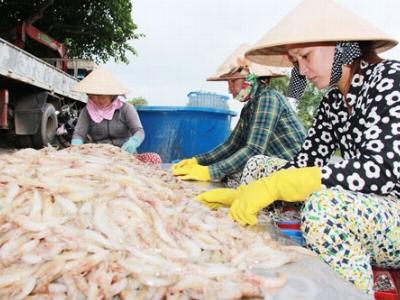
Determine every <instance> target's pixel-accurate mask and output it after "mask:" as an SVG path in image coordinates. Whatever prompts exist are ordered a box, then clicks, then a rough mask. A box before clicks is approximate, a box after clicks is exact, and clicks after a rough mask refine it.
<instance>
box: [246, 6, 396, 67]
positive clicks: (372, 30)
mask: <svg viewBox="0 0 400 300" xmlns="http://www.w3.org/2000/svg"><path fill="white" fill-rule="evenodd" d="M332 41H333V42H334V41H371V42H372V47H373V48H375V49H376V51H377V52H383V51H385V50H388V49H390V48H392V47H394V46H396V45H397V41H396V40H395V39H394V38H392V37H390V36H389V35H387V34H386V33H384V32H383V31H381V30H380V29H378V28H376V27H375V26H374V25H371V24H370V23H369V22H367V21H365V20H364V19H362V18H360V17H359V16H357V15H356V14H354V13H353V12H351V11H349V10H347V9H345V8H344V7H342V6H340V5H339V4H337V3H336V2H335V1H334V0H304V1H303V2H302V3H301V4H300V5H299V6H297V7H296V8H295V9H294V10H293V11H291V12H290V13H289V14H288V15H287V16H286V17H284V18H283V19H282V20H281V21H280V22H279V23H278V24H277V25H276V26H275V27H273V28H272V29H271V30H269V31H268V32H267V33H266V34H265V35H264V36H263V37H262V38H261V39H260V40H259V41H258V42H257V43H256V44H255V45H254V46H253V47H252V48H251V49H249V51H247V52H246V58H248V59H249V60H251V61H253V62H255V63H259V64H263V65H269V66H280V67H283V66H286V67H288V66H291V65H292V64H291V63H290V61H289V60H288V59H287V58H286V57H283V58H282V57H279V56H278V57H277V56H276V55H280V54H284V53H285V46H286V45H290V44H298V43H312V42H332Z"/></svg>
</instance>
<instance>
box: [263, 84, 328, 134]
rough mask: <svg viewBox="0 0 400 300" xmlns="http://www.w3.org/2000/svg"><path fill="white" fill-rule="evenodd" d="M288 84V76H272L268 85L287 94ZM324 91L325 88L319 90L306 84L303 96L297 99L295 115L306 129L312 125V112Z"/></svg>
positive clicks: (314, 110) (313, 112)
mask: <svg viewBox="0 0 400 300" xmlns="http://www.w3.org/2000/svg"><path fill="white" fill-rule="evenodd" d="M288 85H289V78H288V77H278V78H273V79H271V82H270V86H271V87H272V88H274V89H276V90H277V91H279V92H280V93H282V94H284V95H286V94H287V88H288ZM325 92H326V91H325V90H321V91H320V90H318V89H317V88H315V87H314V86H312V85H311V84H307V88H306V91H305V93H304V95H303V97H302V98H301V99H300V100H299V101H297V116H298V117H299V119H300V121H301V123H302V124H303V126H304V128H305V129H306V130H308V129H309V128H310V127H311V126H312V124H313V120H314V114H315V112H316V110H317V108H318V106H319V103H320V102H321V99H322V96H323V95H324V94H325Z"/></svg>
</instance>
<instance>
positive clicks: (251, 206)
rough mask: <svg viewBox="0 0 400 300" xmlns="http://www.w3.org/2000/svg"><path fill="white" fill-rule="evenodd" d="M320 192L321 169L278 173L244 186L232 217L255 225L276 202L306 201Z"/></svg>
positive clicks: (233, 209) (237, 220)
mask: <svg viewBox="0 0 400 300" xmlns="http://www.w3.org/2000/svg"><path fill="white" fill-rule="evenodd" d="M320 189H321V170H320V168H319V167H308V168H291V169H286V170H281V171H277V172H275V173H274V174H272V175H271V176H268V177H266V178H262V179H259V180H257V181H253V182H251V183H250V184H248V185H246V186H241V187H240V188H239V191H240V193H239V195H238V196H237V198H236V199H235V200H234V201H233V203H232V205H231V208H230V210H229V216H230V218H231V219H232V220H234V221H236V222H238V223H239V224H241V225H246V224H249V225H255V224H257V214H258V212H259V211H260V210H261V209H263V208H264V207H267V206H268V205H270V204H271V203H273V202H274V201H275V200H283V201H287V202H299V201H304V200H305V199H307V197H308V196H309V195H310V194H311V193H313V192H316V191H319V190H320Z"/></svg>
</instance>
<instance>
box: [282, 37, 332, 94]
mask: <svg viewBox="0 0 400 300" xmlns="http://www.w3.org/2000/svg"><path fill="white" fill-rule="evenodd" d="M287 50H288V52H287V55H288V58H289V60H290V61H291V62H292V63H293V64H294V65H298V67H299V72H300V74H301V75H303V76H305V77H306V78H307V80H308V81H309V82H311V83H312V84H313V85H314V86H315V87H317V88H318V89H324V88H327V87H328V86H329V83H330V79H331V73H332V64H333V58H334V55H335V44H334V43H318V44H296V45H290V46H288V47H287Z"/></svg>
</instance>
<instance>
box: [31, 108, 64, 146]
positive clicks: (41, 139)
mask: <svg viewBox="0 0 400 300" xmlns="http://www.w3.org/2000/svg"><path fill="white" fill-rule="evenodd" d="M57 128H58V120H57V114H56V109H55V108H54V106H53V104H50V103H46V104H45V105H44V106H43V109H42V120H41V123H40V127H39V130H38V132H37V133H36V134H34V135H33V136H32V141H33V147H34V148H42V147H46V146H47V145H48V144H51V143H52V142H53V141H54V139H55V137H56V132H57Z"/></svg>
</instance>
